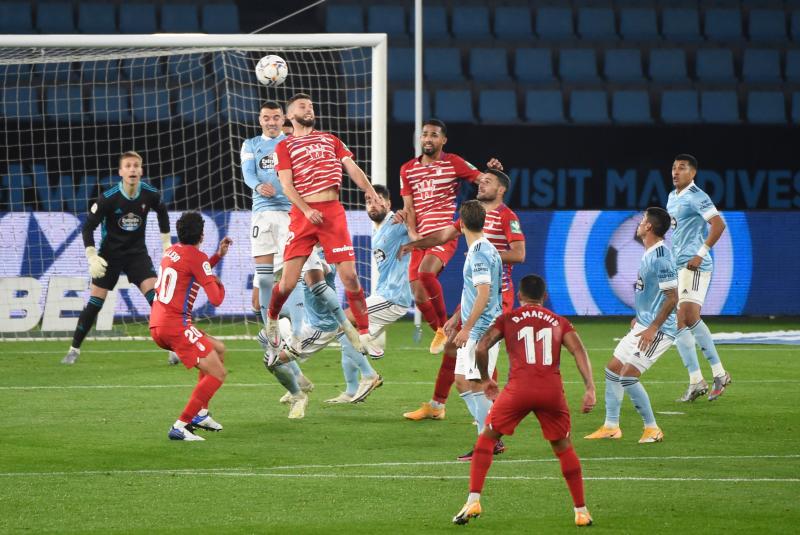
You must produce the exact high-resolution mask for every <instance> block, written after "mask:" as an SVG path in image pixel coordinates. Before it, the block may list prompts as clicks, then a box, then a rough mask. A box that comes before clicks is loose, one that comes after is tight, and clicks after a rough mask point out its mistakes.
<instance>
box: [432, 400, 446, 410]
mask: <svg viewBox="0 0 800 535" xmlns="http://www.w3.org/2000/svg"><path fill="white" fill-rule="evenodd" d="M431 408H432V409H443V408H444V403H439V402H438V401H434V400H431Z"/></svg>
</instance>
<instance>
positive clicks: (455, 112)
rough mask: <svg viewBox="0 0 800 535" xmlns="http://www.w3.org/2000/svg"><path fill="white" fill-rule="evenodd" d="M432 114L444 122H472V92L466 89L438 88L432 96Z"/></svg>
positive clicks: (473, 115) (473, 117)
mask: <svg viewBox="0 0 800 535" xmlns="http://www.w3.org/2000/svg"><path fill="white" fill-rule="evenodd" d="M434 115H435V116H436V117H438V118H439V119H441V120H443V121H445V122H452V123H474V122H475V114H474V113H473V111H472V93H471V92H470V91H469V90H466V89H440V90H438V91H436V95H435V96H434Z"/></svg>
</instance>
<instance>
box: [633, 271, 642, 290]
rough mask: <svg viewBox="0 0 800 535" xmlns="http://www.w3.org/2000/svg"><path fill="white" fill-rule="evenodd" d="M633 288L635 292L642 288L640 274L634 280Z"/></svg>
mask: <svg viewBox="0 0 800 535" xmlns="http://www.w3.org/2000/svg"><path fill="white" fill-rule="evenodd" d="M633 289H634V290H635V291H637V292H641V291H642V290H644V280H642V276H641V275H639V276H638V277H637V278H636V282H635V283H634V284H633Z"/></svg>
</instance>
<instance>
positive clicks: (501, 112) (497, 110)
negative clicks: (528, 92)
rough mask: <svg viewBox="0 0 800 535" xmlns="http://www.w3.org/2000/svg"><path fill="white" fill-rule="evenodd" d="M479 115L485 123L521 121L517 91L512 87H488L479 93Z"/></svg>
mask: <svg viewBox="0 0 800 535" xmlns="http://www.w3.org/2000/svg"><path fill="white" fill-rule="evenodd" d="M478 117H479V118H480V120H481V122H482V123H484V124H489V123H498V124H509V123H517V122H519V112H518V111H517V93H516V92H515V91H512V90H510V89H503V90H495V89H486V90H483V91H481V92H480V94H479V95H478Z"/></svg>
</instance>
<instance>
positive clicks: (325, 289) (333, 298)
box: [309, 279, 348, 325]
mask: <svg viewBox="0 0 800 535" xmlns="http://www.w3.org/2000/svg"><path fill="white" fill-rule="evenodd" d="M309 290H310V291H311V293H312V294H314V297H316V298H317V300H318V301H320V302H321V303H323V304H324V305H325V307H326V308H327V309H328V310H329V311H330V312H331V314H333V315H334V316H336V321H337V322H339V325H344V324H345V323H348V319H347V316H346V315H345V313H344V310H342V304H341V303H339V296H337V295H336V292H335V291H334V290H333V288H331V287H330V286H328V283H327V282H326V281H325V280H324V279H323V280H321V281H319V282H315V283H314V284H312V285H311V287H310V288H309Z"/></svg>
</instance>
